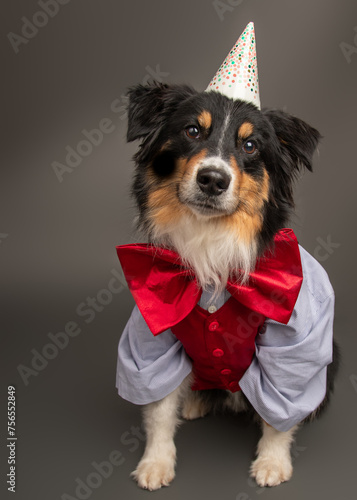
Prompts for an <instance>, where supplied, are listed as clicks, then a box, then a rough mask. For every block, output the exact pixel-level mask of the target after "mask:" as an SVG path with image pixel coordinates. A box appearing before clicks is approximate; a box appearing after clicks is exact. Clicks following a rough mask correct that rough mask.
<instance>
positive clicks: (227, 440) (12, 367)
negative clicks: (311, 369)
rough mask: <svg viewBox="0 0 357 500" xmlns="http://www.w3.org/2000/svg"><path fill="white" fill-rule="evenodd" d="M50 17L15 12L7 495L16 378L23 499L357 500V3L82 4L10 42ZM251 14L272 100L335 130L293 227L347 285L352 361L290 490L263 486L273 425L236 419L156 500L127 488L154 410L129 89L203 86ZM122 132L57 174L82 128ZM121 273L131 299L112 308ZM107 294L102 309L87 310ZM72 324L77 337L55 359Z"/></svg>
mask: <svg viewBox="0 0 357 500" xmlns="http://www.w3.org/2000/svg"><path fill="white" fill-rule="evenodd" d="M222 9H223V10H222ZM39 10H40V6H39V4H38V2H37V1H32V0H31V1H25V0H18V1H17V2H5V3H4V4H3V6H2V11H3V12H2V15H1V25H2V35H3V36H2V41H1V50H2V55H3V57H2V60H3V61H4V68H6V69H5V70H4V71H3V73H2V79H1V83H0V84H1V86H2V87H3V89H2V94H1V95H2V100H3V110H4V113H5V119H4V120H3V125H5V127H3V131H2V135H1V139H2V147H1V151H0V155H1V159H2V161H1V182H0V214H1V217H0V276H1V285H2V286H1V297H0V304H1V316H0V321H1V336H2V339H3V342H2V348H1V352H0V356H1V363H0V371H1V384H2V386H1V394H2V401H4V403H3V407H2V408H3V409H2V410H1V412H0V415H1V429H2V433H3V434H2V436H3V437H2V444H3V446H2V447H1V449H2V451H1V453H0V464H1V477H2V482H1V487H0V488H1V490H0V495H1V498H3V497H4V496H5V495H6V494H7V493H8V492H7V487H6V484H5V483H6V474H7V473H8V470H9V465H8V464H7V457H8V450H7V447H6V443H7V442H8V441H7V440H6V437H7V434H6V402H5V400H6V392H7V387H8V386H9V385H13V386H15V388H16V436H17V438H18V439H17V443H16V494H15V495H14V494H11V493H8V497H9V498H18V499H20V500H22V499H26V500H27V499H32V498H34V499H36V500H55V499H61V500H73V498H76V499H78V500H80V499H85V498H91V499H93V500H94V499H100V500H114V499H118V498H125V499H126V500H131V499H135V500H137V499H140V498H149V497H150V496H151V497H152V498H167V499H170V500H174V499H180V500H181V499H183V498H188V499H191V498H195V499H196V498H198V499H205V500H210V499H214V498H217V497H218V498H222V499H224V500H249V499H255V498H263V499H264V498H266V499H268V498H274V499H284V500H286V499H287V498H289V499H290V500H295V499H299V500H300V499H301V498H303V499H304V500H310V499H311V500H315V499H320V498H321V499H326V500H333V499H336V498H343V499H350V498H354V497H355V493H356V487H355V484H356V481H355V472H356V451H355V450H356V444H357V443H356V441H357V440H356V420H357V362H356V349H357V340H356V339H357V336H356V321H355V308H356V306H355V303H356V291H355V290H356V287H355V285H354V283H355V279H356V278H357V276H356V266H355V253H356V252H355V248H356V247H357V239H356V233H355V227H356V222H355V217H356V208H357V207H356V195H355V191H356V188H355V186H356V181H357V175H356V168H355V166H356V160H355V151H354V150H355V142H356V139H355V137H356V116H357V113H356V104H357V100H356V93H355V88H356V77H357V48H356V44H357V39H356V37H357V34H356V30H357V28H355V26H356V25H357V5H356V2H355V1H352V0H351V1H347V0H342V1H340V0H334V1H333V0H324V1H323V0H316V1H314V2H309V1H308V0H301V1H300V2H286V1H283V0H271V1H270V0H268V1H264V2H263V1H259V0H245V1H241V2H238V1H233V0H229V1H228V0H225V1H223V2H214V1H212V2H211V1H205V0H196V1H195V2H192V1H190V0H181V1H169V2H168V1H164V0H149V1H143V0H142V1H138V2H128V1H126V2H123V1H120V2H119V1H114V0H103V1H101V2H96V1H95V0H78V1H76V2H73V1H72V2H68V3H67V4H66V5H61V7H60V8H59V9H58V12H57V13H56V14H54V15H53V17H51V18H49V19H48V21H47V23H46V25H45V26H43V27H41V28H39V29H38V31H37V32H36V33H35V34H33V35H32V37H31V38H30V37H28V42H27V43H21V42H20V41H19V40H21V39H20V38H17V40H18V41H19V42H18V43H19V44H18V45H17V49H18V50H17V52H16V51H15V48H14V46H13V45H12V44H11V42H10V38H11V36H10V38H9V33H15V34H17V35H19V36H22V34H21V33H22V31H21V30H22V29H24V28H23V23H25V21H24V20H23V18H26V19H30V20H31V19H33V16H35V18H36V13H37V12H38V11H39ZM36 19H37V20H40V17H38V16H37V18H36ZM42 19H43V18H42ZM251 20H252V21H254V22H255V28H256V35H257V51H258V66H259V77H260V86H261V98H262V103H263V106H268V107H277V108H284V109H286V110H287V111H289V112H291V113H294V114H296V115H298V116H300V117H301V118H303V119H305V120H306V121H308V122H310V123H311V124H312V125H314V126H315V127H316V128H318V129H319V130H320V131H321V133H322V134H323V136H324V140H323V141H322V144H321V146H320V151H319V155H317V156H316V159H315V172H314V174H313V175H311V174H308V175H305V176H304V178H303V179H301V181H300V182H299V186H298V188H297V191H296V199H297V215H296V217H295V218H294V220H293V221H292V227H293V228H294V230H295V231H296V233H297V235H298V237H299V240H300V243H301V244H302V245H303V246H304V247H305V248H306V249H307V250H308V251H309V252H310V253H312V254H313V255H315V257H316V258H318V259H319V260H320V261H321V263H322V265H323V266H324V267H325V268H326V270H327V271H328V273H329V276H330V279H331V282H332V284H333V286H334V288H335V291H336V321H335V332H336V338H337V339H338V341H339V343H340V345H341V348H342V354H343V363H342V367H341V371H340V374H339V377H338V380H337V385H336V392H335V395H334V398H333V401H332V404H331V407H330V409H329V411H328V412H327V413H326V414H325V415H324V416H323V417H322V418H321V420H320V421H318V422H316V423H313V424H309V425H307V426H305V427H304V428H302V429H301V430H300V432H299V433H298V435H297V440H296V445H295V446H294V447H293V457H294V475H293V478H292V480H291V481H290V482H289V483H286V484H283V485H281V486H279V487H277V488H273V489H269V488H264V489H260V488H258V487H257V486H256V485H255V483H254V482H253V481H251V480H249V477H248V468H249V464H250V462H251V460H252V459H253V457H254V450H255V446H256V443H257V441H258V438H259V430H258V429H257V428H256V427H255V426H254V425H253V424H252V423H251V422H250V421H248V420H247V419H246V418H245V417H244V416H232V415H228V416H221V415H219V416H208V417H206V418H205V419H201V420H199V421H194V422H189V423H185V424H184V425H182V426H181V427H180V429H179V431H178V434H177V439H176V442H177V448H178V465H177V477H176V479H175V480H174V482H173V483H172V485H171V486H170V487H169V488H163V489H162V490H160V491H158V492H155V493H148V492H145V491H141V490H140V489H138V488H137V486H136V485H135V483H134V482H133V481H132V480H131V479H130V477H129V474H130V472H131V471H132V470H133V469H134V468H135V465H136V463H137V462H138V460H139V459H140V456H141V454H142V451H143V446H144V443H143V439H142V430H141V429H140V425H141V419H140V409H139V408H138V407H136V406H134V405H131V404H130V403H127V402H125V401H123V400H121V399H120V398H119V397H118V395H117V393H116V389H115V369H116V351H117V344H118V340H119V337H120V333H121V331H122V329H123V327H124V325H125V322H126V320H127V319H128V316H129V314H130V311H131V308H132V306H133V300H132V298H131V295H130V293H129V291H128V290H127V288H126V287H122V288H120V285H119V283H120V279H119V278H115V277H116V276H118V273H119V272H120V266H119V263H118V261H117V258H116V254H115V245H117V244H124V243H129V242H133V241H135V238H136V237H135V236H134V235H133V233H132V221H133V216H134V210H133V206H132V201H131V200H130V198H129V195H128V191H129V184H130V178H131V172H132V164H131V156H132V155H133V153H134V151H135V145H127V144H126V143H125V140H124V136H125V110H124V108H123V107H122V106H124V104H125V99H124V98H123V95H124V93H125V89H126V88H127V87H128V86H130V85H133V84H135V83H138V82H141V81H145V80H146V79H147V77H148V76H150V75H151V76H152V75H153V73H156V75H157V76H159V77H160V78H162V79H163V80H168V81H172V82H183V81H185V82H188V83H191V84H193V85H194V86H196V87H197V88H198V89H202V90H203V89H204V88H205V87H206V85H207V84H208V82H209V80H210V79H211V77H212V76H213V74H214V72H215V71H216V69H217V67H218V65H219V64H220V63H221V62H222V60H223V58H224V57H225V55H226V53H227V52H228V50H229V49H230V47H231V46H232V44H233V43H234V42H235V40H236V39H237V38H238V36H239V34H240V32H241V31H242V30H243V29H244V27H245V25H246V24H247V23H248V22H249V21H251ZM40 22H41V21H40ZM25 33H28V32H27V31H26V30H25ZM13 40H14V39H13ZM13 43H14V42H13ZM104 119H109V120H111V122H112V127H111V129H110V130H111V131H110V132H108V133H107V134H105V135H104V136H103V139H102V140H101V141H99V142H100V143H99V144H98V145H97V146H96V147H93V150H92V151H91V152H90V153H88V155H87V156H83V158H82V159H81V161H80V163H79V164H78V166H77V167H73V166H72V167H71V166H70V167H68V165H67V170H66V172H64V173H63V174H62V179H59V177H58V176H56V174H55V171H54V167H53V164H54V162H58V163H61V164H62V165H64V164H65V163H66V155H67V154H68V151H69V149H68V148H75V147H76V146H77V145H78V143H79V142H80V141H82V140H83V139H84V135H83V130H87V131H90V130H93V129H95V128H98V126H99V123H102V120H104ZM66 148H67V149H66ZM60 180H62V182H60ZM329 241H330V242H331V241H332V242H333V245H332V246H331V245H329V243H328V242H329ZM119 276H120V274H119ZM113 278H115V286H117V287H118V290H119V291H118V292H117V293H115V294H113V295H112V296H111V295H110V294H108V292H106V290H107V289H108V284H109V283H110V282H111V280H113ZM97 297H99V298H100V299H101V300H102V302H105V304H104V305H103V306H102V307H101V309H100V308H99V307H98V305H97V306H94V305H92V306H90V305H89V304H90V302H91V301H92V299H93V298H94V299H95V300H96V301H97ZM96 303H97V302H96ZM94 307H96V308H97V310H95V308H94ZM65 328H67V331H70V330H71V329H72V331H74V333H77V335H75V336H72V337H71V338H70V339H69V340H68V344H67V345H62V347H63V348H62V349H60V348H58V350H57V351H56V350H53V349H52V350H51V347H50V346H49V344H51V343H52V342H53V338H55V337H57V338H62V341H63V342H64V340H63V339H64V336H63V335H60V334H59V333H60V332H63V331H64V329H65ZM43 351H45V352H46V353H47V357H52V359H50V360H48V362H47V363H46V360H44V359H42V358H40V357H39V355H38V353H43ZM41 359H42V360H41ZM32 364H33V366H32ZM21 373H22V375H21ZM110 459H111V460H112V461H113V462H115V464H116V465H113V466H112V467H109V468H108V466H106V465H105V464H103V462H108V461H109V460H110ZM101 466H102V475H101V476H100V475H98V472H97V469H98V468H100V467H101ZM103 476H106V477H103ZM87 483H89V484H90V485H91V486H90V488H88V486H85V484H87ZM79 485H80V486H79ZM11 495H12V496H11Z"/></svg>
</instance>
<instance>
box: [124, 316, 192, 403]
mask: <svg viewBox="0 0 357 500" xmlns="http://www.w3.org/2000/svg"><path fill="white" fill-rule="evenodd" d="M191 370H192V363H191V360H190V359H189V357H188V356H187V354H186V352H185V351H184V348H183V346H182V344H181V342H180V341H179V340H177V338H176V337H175V336H174V334H173V333H172V332H171V330H165V331H164V332H162V333H161V334H160V335H157V336H154V335H153V334H152V333H151V331H150V330H149V327H148V326H147V324H146V322H145V320H144V318H143V316H142V315H141V313H140V311H139V309H138V307H137V306H135V307H134V309H133V312H132V314H131V316H130V318H129V321H128V323H127V325H126V327H125V329H124V331H123V333H122V336H121V338H120V341H119V347H118V363H117V378H116V387H117V389H118V392H119V395H120V396H121V397H122V398H124V399H126V400H128V401H130V402H131V403H135V404H139V405H142V404H148V403H152V402H153V401H158V400H160V399H162V398H164V397H165V396H167V395H168V394H170V393H171V392H172V391H174V390H175V389H176V388H177V387H178V386H179V385H180V384H181V382H182V381H183V380H184V378H185V377H186V376H187V375H188V374H189V373H191Z"/></svg>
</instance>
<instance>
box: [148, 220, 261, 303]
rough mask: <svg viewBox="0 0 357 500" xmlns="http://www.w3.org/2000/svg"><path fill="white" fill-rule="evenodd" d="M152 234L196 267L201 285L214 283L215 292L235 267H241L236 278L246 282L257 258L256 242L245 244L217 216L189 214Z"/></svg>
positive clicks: (203, 286)
mask: <svg viewBox="0 0 357 500" xmlns="http://www.w3.org/2000/svg"><path fill="white" fill-rule="evenodd" d="M152 237H153V243H154V244H156V245H158V246H161V245H166V246H169V247H173V248H174V249H175V250H176V251H177V252H178V253H179V255H180V256H181V259H182V260H183V262H184V263H186V264H187V265H188V266H189V267H191V268H193V270H194V272H195V275H196V277H197V279H198V282H199V285H200V286H201V287H202V288H206V287H208V286H211V285H213V286H214V288H215V294H218V293H220V292H221V291H222V290H223V289H224V288H225V286H226V283H227V279H228V276H229V273H230V272H231V271H232V270H233V269H239V270H241V274H240V275H239V276H235V279H236V280H237V281H240V282H245V281H246V280H247V278H248V276H249V273H250V271H252V269H253V268H254V265H255V262H256V259H257V246H256V244H255V243H254V242H252V243H251V244H250V245H249V246H248V245H246V244H244V242H242V241H241V239H240V238H239V236H237V234H235V233H230V232H229V231H227V228H226V227H224V225H223V224H222V221H220V220H218V219H217V218H207V217H204V216H198V215H195V214H190V215H186V216H183V217H181V218H180V220H179V222H178V223H177V224H172V225H171V226H170V227H169V228H165V229H160V228H155V229H154V231H153V233H152Z"/></svg>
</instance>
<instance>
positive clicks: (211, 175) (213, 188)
mask: <svg viewBox="0 0 357 500" xmlns="http://www.w3.org/2000/svg"><path fill="white" fill-rule="evenodd" d="M196 182H197V184H198V185H199V187H200V189H201V191H202V192H203V193H205V194H208V195H210V196H218V195H220V194H222V193H223V192H224V191H227V189H228V187H229V184H230V182H231V178H230V176H229V175H228V174H227V173H226V172H224V171H223V170H217V169H216V168H211V167H204V168H201V170H199V171H198V172H197V177H196Z"/></svg>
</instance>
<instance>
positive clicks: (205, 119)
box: [197, 110, 212, 129]
mask: <svg viewBox="0 0 357 500" xmlns="http://www.w3.org/2000/svg"><path fill="white" fill-rule="evenodd" d="M197 120H198V123H199V124H200V125H201V127H203V128H205V129H209V128H210V126H211V125H212V115H211V113H210V112H209V111H207V110H203V111H202V113H201V114H199V115H198V117H197Z"/></svg>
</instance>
